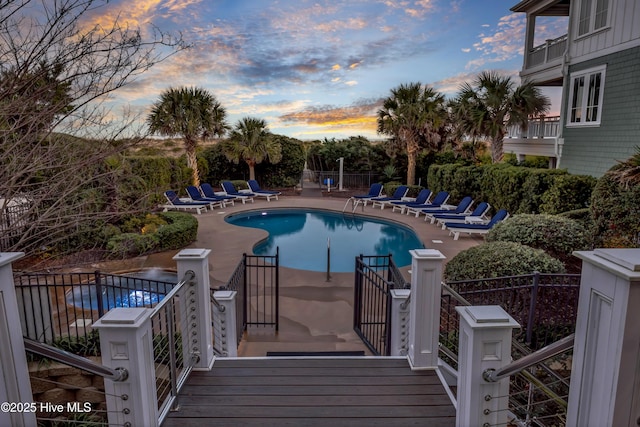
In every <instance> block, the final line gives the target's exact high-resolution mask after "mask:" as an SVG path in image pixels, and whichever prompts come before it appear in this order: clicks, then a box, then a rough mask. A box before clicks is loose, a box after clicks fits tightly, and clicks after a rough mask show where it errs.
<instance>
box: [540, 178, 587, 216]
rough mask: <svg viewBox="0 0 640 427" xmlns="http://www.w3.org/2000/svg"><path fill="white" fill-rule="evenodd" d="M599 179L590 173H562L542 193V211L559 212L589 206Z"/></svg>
mask: <svg viewBox="0 0 640 427" xmlns="http://www.w3.org/2000/svg"><path fill="white" fill-rule="evenodd" d="M596 182H597V180H596V179H595V178H594V177H592V176H588V175H560V176H557V177H555V179H554V180H553V183H552V184H551V186H550V187H549V189H548V190H547V191H546V192H545V193H544V194H542V197H541V204H540V212H544V213H548V214H552V215H553V214H559V213H562V212H567V211H573V210H576V209H584V208H586V207H588V206H589V203H590V200H591V193H592V192H593V188H594V187H595V185H596Z"/></svg>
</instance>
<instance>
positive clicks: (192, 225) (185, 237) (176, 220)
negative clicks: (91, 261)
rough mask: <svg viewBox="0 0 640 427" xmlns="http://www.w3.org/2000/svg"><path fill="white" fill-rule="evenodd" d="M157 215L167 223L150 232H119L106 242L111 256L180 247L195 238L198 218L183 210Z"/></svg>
mask: <svg viewBox="0 0 640 427" xmlns="http://www.w3.org/2000/svg"><path fill="white" fill-rule="evenodd" d="M158 216H159V217H160V218H162V219H163V220H164V221H166V222H167V224H163V225H160V226H159V227H158V228H157V230H156V231H155V232H151V233H146V234H142V233H134V232H129V233H119V234H115V235H114V236H112V237H111V238H110V239H109V241H108V242H107V250H108V251H109V254H110V256H111V257H115V258H128V257H134V256H139V255H142V254H145V253H149V252H152V251H163V250H168V249H180V248H183V247H185V246H187V245H188V244H190V243H191V242H194V241H195V240H196V236H197V234H198V220H197V219H195V218H194V217H193V216H192V215H190V214H188V213H184V212H161V213H158Z"/></svg>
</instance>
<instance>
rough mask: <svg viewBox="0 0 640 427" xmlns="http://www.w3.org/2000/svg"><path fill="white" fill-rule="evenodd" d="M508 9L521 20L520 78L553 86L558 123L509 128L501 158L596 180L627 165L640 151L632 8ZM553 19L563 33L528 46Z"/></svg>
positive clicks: (579, 1) (604, 3)
mask: <svg viewBox="0 0 640 427" xmlns="http://www.w3.org/2000/svg"><path fill="white" fill-rule="evenodd" d="M511 11H512V12H516V13H526V16H527V19H526V36H525V49H524V62H523V67H522V71H521V72H520V76H521V78H522V80H523V81H532V82H534V83H535V84H536V85H537V86H558V87H561V88H562V98H561V100H562V102H561V106H560V116H559V117H548V118H544V117H543V118H541V119H537V120H536V121H534V122H532V123H531V124H530V126H529V127H528V129H527V130H526V131H522V130H520V129H511V131H510V132H509V135H508V137H507V139H506V140H505V153H509V152H511V153H514V154H516V155H517V156H518V157H523V156H524V155H525V154H531V155H543V156H547V157H549V158H550V165H551V166H552V167H557V168H563V169H567V170H568V171H569V172H570V173H575V174H587V175H593V176H596V177H599V176H601V175H603V174H604V173H605V172H606V171H607V170H608V169H609V168H610V167H611V166H613V165H614V164H616V162H617V161H619V160H626V159H628V158H629V157H630V156H631V155H632V154H634V153H635V147H636V146H640V2H638V0H543V1H540V0H523V1H521V2H520V3H518V4H517V5H515V6H513V7H512V8H511ZM537 19H538V21H539V22H538V23H537V22H536V20H537ZM553 19H556V21H555V23H556V24H558V23H560V24H561V25H564V26H566V34H564V35H562V36H560V37H558V38H555V39H552V40H546V41H545V42H544V43H542V44H539V45H536V43H534V41H536V40H537V39H539V38H540V35H541V34H542V33H543V32H544V31H545V30H546V28H547V24H548V23H549V22H550V20H553ZM541 23H542V24H541ZM536 35H537V36H538V37H536Z"/></svg>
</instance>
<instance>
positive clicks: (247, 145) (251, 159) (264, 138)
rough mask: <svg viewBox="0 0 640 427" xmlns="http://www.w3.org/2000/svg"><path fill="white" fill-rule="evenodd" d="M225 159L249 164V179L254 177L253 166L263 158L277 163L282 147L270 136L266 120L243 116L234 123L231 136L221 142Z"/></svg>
mask: <svg viewBox="0 0 640 427" xmlns="http://www.w3.org/2000/svg"><path fill="white" fill-rule="evenodd" d="M222 144H223V145H222V151H223V152H224V153H225V155H226V156H227V159H229V160H231V161H233V162H235V163H239V162H240V160H243V161H244V162H246V163H247V165H249V179H256V171H255V166H256V165H257V164H258V163H262V161H263V160H265V159H266V160H269V162H271V163H278V162H279V161H280V160H281V159H282V147H281V146H280V144H279V143H277V142H275V141H274V140H273V139H272V138H271V133H270V132H269V129H268V128H267V122H266V121H264V120H262V119H258V118H255V117H244V118H242V119H241V120H239V121H238V123H236V125H235V127H234V129H233V131H232V132H231V137H230V138H229V139H227V140H226V141H223V143H222Z"/></svg>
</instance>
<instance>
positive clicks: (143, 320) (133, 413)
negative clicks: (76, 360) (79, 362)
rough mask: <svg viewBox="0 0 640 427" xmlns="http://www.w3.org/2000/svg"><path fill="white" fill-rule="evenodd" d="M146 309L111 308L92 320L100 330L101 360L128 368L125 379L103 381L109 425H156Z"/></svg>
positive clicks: (110, 364)
mask: <svg viewBox="0 0 640 427" xmlns="http://www.w3.org/2000/svg"><path fill="white" fill-rule="evenodd" d="M150 313H151V309H149V308H114V309H112V310H111V311H109V312H108V313H107V314H105V315H104V316H102V318H100V319H99V320H98V321H97V322H95V323H94V324H93V327H94V328H95V329H98V330H99V331H100V351H101V353H102V364H103V365H105V366H108V367H111V368H114V369H115V368H125V369H127V371H128V372H129V378H128V379H127V380H126V381H121V382H114V381H110V380H107V379H105V381H104V388H105V393H106V398H107V409H108V417H109V425H131V426H158V415H159V414H158V402H157V393H156V380H155V367H154V365H153V363H152V361H153V360H154V359H153V338H152V332H151V320H150ZM124 396H126V398H124Z"/></svg>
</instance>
